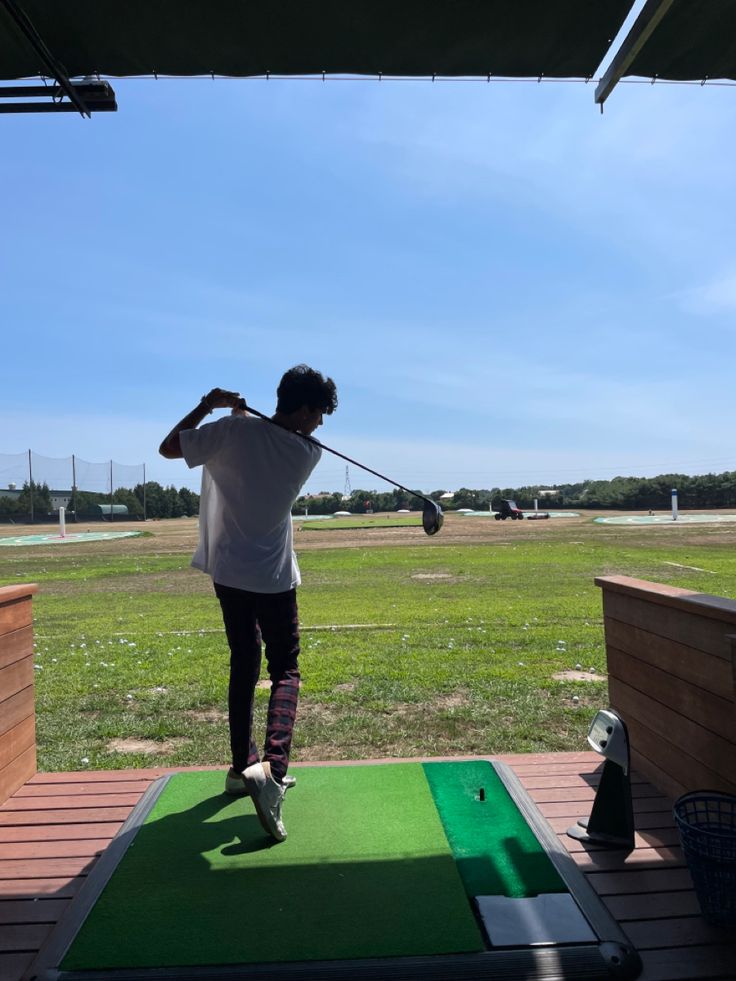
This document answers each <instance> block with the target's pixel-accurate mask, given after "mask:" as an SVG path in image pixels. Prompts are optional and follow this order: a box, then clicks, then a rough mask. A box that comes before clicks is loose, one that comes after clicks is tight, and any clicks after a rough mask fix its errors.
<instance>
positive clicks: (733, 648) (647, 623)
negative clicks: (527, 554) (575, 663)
mask: <svg viewBox="0 0 736 981" xmlns="http://www.w3.org/2000/svg"><path fill="white" fill-rule="evenodd" d="M595 581H596V583H597V585H599V586H600V587H601V589H602V590H603V615H604V624H605V635H606V656H607V660H608V685H609V700H610V705H611V708H613V709H614V710H615V711H616V712H618V714H619V715H620V716H621V718H622V719H623V720H624V722H625V723H626V725H627V728H628V731H629V739H630V743H631V756H632V766H633V767H634V768H635V769H636V770H638V771H639V772H640V773H641V774H642V775H644V776H645V777H646V778H647V779H648V780H649V781H650V782H651V783H653V784H654V785H655V786H656V787H658V788H659V789H660V790H661V791H663V792H664V793H665V794H667V795H668V796H669V797H672V798H675V797H677V796H679V795H680V794H682V793H685V792H687V791H690V790H705V789H712V790H722V791H726V792H727V793H732V794H733V793H736V602H735V601H734V600H730V599H724V598H723V597H720V596H710V595H708V594H707V593H697V592H694V591H693V590H688V589H679V588H677V587H674V586H665V585H661V584H658V583H652V582H645V581H643V580H640V579H630V578H628V577H627V576H603V577H600V578H598V579H596V580H595Z"/></svg>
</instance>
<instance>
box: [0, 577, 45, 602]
mask: <svg viewBox="0 0 736 981" xmlns="http://www.w3.org/2000/svg"><path fill="white" fill-rule="evenodd" d="M37 592H38V583H35V582H16V583H13V585H12V586H0V606H4V605H5V604H6V603H11V602H13V601H15V600H19V599H29V598H30V597H32V596H33V594H34V593H37Z"/></svg>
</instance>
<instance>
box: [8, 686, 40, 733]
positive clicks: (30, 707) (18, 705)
mask: <svg viewBox="0 0 736 981" xmlns="http://www.w3.org/2000/svg"><path fill="white" fill-rule="evenodd" d="M35 710H36V709H35V698H34V694H33V685H29V686H28V687H27V688H24V689H23V690H22V691H19V692H18V693H17V694H15V695H11V696H10V698H6V699H5V700H4V701H0V737H1V736H2V735H3V734H4V733H6V732H7V731H8V730H9V729H12V728H13V727H14V726H17V725H18V723H19V722H22V721H23V719H29V718H33V717H34V716H35Z"/></svg>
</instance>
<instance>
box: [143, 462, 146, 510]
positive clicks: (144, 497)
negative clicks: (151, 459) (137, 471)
mask: <svg viewBox="0 0 736 981" xmlns="http://www.w3.org/2000/svg"><path fill="white" fill-rule="evenodd" d="M143 520H144V521H145V520H146V465H145V463H144V464H143Z"/></svg>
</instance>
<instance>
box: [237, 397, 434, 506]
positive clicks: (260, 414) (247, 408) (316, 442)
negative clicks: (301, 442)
mask: <svg viewBox="0 0 736 981" xmlns="http://www.w3.org/2000/svg"><path fill="white" fill-rule="evenodd" d="M239 408H241V409H243V410H244V411H245V412H250V414H251V415H254V416H258V418H259V419H265V420H266V422H270V423H271V425H272V426H278V423H277V422H274V421H273V419H272V418H271V417H270V416H267V415H266V414H265V413H264V412H259V411H258V409H254V408H253V406H252V405H248V403H247V402H246V401H245V399H241V400H240V405H239ZM280 428H282V427H280ZM294 433H295V435H296V436H301V438H302V439H306V441H307V442H308V443H313V444H314V445H315V446H319V448H320V449H321V450H327V452H328V453H332V454H334V455H335V456H339V457H340V459H341V460H346V461H347V462H348V463H352V464H353V466H354V467H360V469H361V470H365V471H366V473H371V474H373V476H374V477H380V479H381V480H385V481H386V483H387V484H393V485H394V487H398V488H399V490H403V491H406V493H407V494H411V496H412V497H418V498H419V499H420V500H421V501H427V503H428V504H431V505H433V506H435V507H436V505H435V502H434V501H432V500H430V498H428V497H425V496H424V494H417V492H416V491H413V490H409V488H408V487H404V485H403V484H399V483H397V482H396V481H395V480H391V478H390V477H384V475H383V474H382V473H379V472H378V471H377V470H371V468H370V467H366V466H365V465H364V464H363V463H358V461H357V460H353V459H352V458H351V457H349V456H345V454H344V453H340V451H339V450H333V449H332V448H331V447H329V446H325V444H324V443H320V441H319V440H318V439H315V438H314V437H313V436H306V435H305V434H304V433H300V432H298V431H296V430H294Z"/></svg>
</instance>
